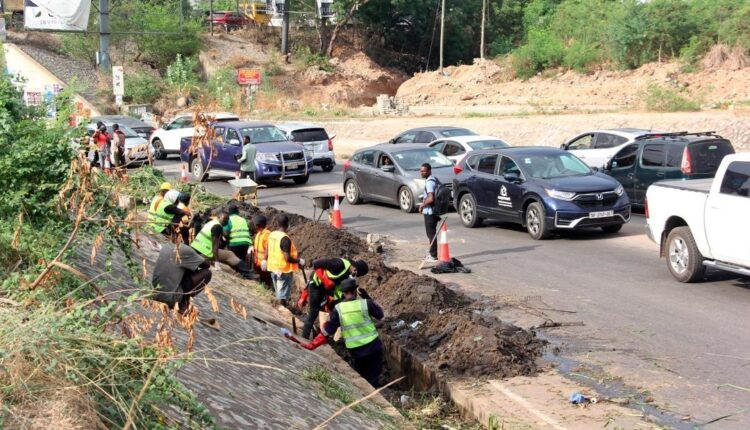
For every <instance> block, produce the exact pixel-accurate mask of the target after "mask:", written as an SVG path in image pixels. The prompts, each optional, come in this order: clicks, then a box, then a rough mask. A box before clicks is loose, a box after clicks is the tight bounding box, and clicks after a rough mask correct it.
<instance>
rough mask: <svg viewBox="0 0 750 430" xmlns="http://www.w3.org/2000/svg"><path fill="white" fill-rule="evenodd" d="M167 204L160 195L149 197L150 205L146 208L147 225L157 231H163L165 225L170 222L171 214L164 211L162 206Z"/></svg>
mask: <svg viewBox="0 0 750 430" xmlns="http://www.w3.org/2000/svg"><path fill="white" fill-rule="evenodd" d="M167 206H169V202H168V201H166V200H164V197H162V196H160V195H157V196H156V197H154V198H153V199H151V206H150V207H149V208H148V221H149V227H151V228H153V229H154V231H155V232H157V233H161V232H163V231H164V230H166V228H167V225H169V224H171V223H172V215H170V214H168V213H166V212H164V208H166V207H167Z"/></svg>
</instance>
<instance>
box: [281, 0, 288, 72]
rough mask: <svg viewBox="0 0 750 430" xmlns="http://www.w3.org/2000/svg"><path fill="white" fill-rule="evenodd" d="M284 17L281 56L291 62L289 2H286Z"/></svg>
mask: <svg viewBox="0 0 750 430" xmlns="http://www.w3.org/2000/svg"><path fill="white" fill-rule="evenodd" d="M283 13H284V15H283V21H282V29H281V54H282V55H283V56H284V58H285V61H286V62H289V0H284V12H283Z"/></svg>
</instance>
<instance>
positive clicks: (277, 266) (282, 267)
mask: <svg viewBox="0 0 750 430" xmlns="http://www.w3.org/2000/svg"><path fill="white" fill-rule="evenodd" d="M285 237H289V236H288V235H287V234H286V233H284V232H283V231H274V232H273V233H271V234H270V235H269V236H268V263H267V269H268V271H269V272H272V273H290V272H294V271H296V270H297V265H296V264H293V263H287V261H286V258H285V257H284V253H283V252H281V239H283V238H285ZM290 241H291V239H290ZM289 256H290V257H292V258H295V259H296V258H297V247H296V246H294V242H292V248H291V252H289Z"/></svg>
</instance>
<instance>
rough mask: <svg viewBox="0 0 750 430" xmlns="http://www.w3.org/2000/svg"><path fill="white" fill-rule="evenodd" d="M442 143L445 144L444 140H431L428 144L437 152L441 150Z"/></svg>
mask: <svg viewBox="0 0 750 430" xmlns="http://www.w3.org/2000/svg"><path fill="white" fill-rule="evenodd" d="M443 145H445V141H444V140H436V141H434V142H432V143H431V144H430V145H429V146H430V148H432V149H434V150H435V151H437V152H443Z"/></svg>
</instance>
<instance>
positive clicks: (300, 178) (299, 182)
mask: <svg viewBox="0 0 750 430" xmlns="http://www.w3.org/2000/svg"><path fill="white" fill-rule="evenodd" d="M292 180H294V183H295V184H297V185H303V184H306V183H307V181H308V180H310V175H305V176H296V177H294V178H292Z"/></svg>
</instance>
